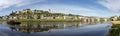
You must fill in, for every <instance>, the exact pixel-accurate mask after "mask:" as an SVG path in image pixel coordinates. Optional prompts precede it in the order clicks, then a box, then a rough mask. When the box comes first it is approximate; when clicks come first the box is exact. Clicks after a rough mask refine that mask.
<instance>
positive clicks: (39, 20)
mask: <svg viewBox="0 0 120 36" xmlns="http://www.w3.org/2000/svg"><path fill="white" fill-rule="evenodd" d="M1 21H8V20H1ZM15 21H19V22H80V20H58V19H53V20H46V19H33V20H32V19H19V20H15Z"/></svg>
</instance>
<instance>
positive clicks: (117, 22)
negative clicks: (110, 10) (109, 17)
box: [112, 21, 120, 24]
mask: <svg viewBox="0 0 120 36" xmlns="http://www.w3.org/2000/svg"><path fill="white" fill-rule="evenodd" d="M112 24H120V21H112Z"/></svg>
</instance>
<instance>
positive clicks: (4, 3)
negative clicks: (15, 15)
mask: <svg viewBox="0 0 120 36" xmlns="http://www.w3.org/2000/svg"><path fill="white" fill-rule="evenodd" d="M41 1H45V0H0V9H4V8H9V7H10V6H14V7H19V6H24V5H27V4H32V3H37V2H41Z"/></svg>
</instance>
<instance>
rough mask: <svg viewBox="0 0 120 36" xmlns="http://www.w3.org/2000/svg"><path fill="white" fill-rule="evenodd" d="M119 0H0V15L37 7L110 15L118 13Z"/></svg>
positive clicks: (119, 8) (65, 11)
mask: <svg viewBox="0 0 120 36" xmlns="http://www.w3.org/2000/svg"><path fill="white" fill-rule="evenodd" d="M119 3H120V0H0V16H5V15H9V14H10V13H11V12H12V11H18V10H23V9H28V8H30V9H39V10H45V11H48V9H51V11H52V13H65V14H77V15H83V16H98V17H110V16H115V15H120V4H119Z"/></svg>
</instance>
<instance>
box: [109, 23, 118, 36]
mask: <svg viewBox="0 0 120 36" xmlns="http://www.w3.org/2000/svg"><path fill="white" fill-rule="evenodd" d="M119 35H120V24H116V25H113V26H112V27H111V29H110V32H109V36H119Z"/></svg>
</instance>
